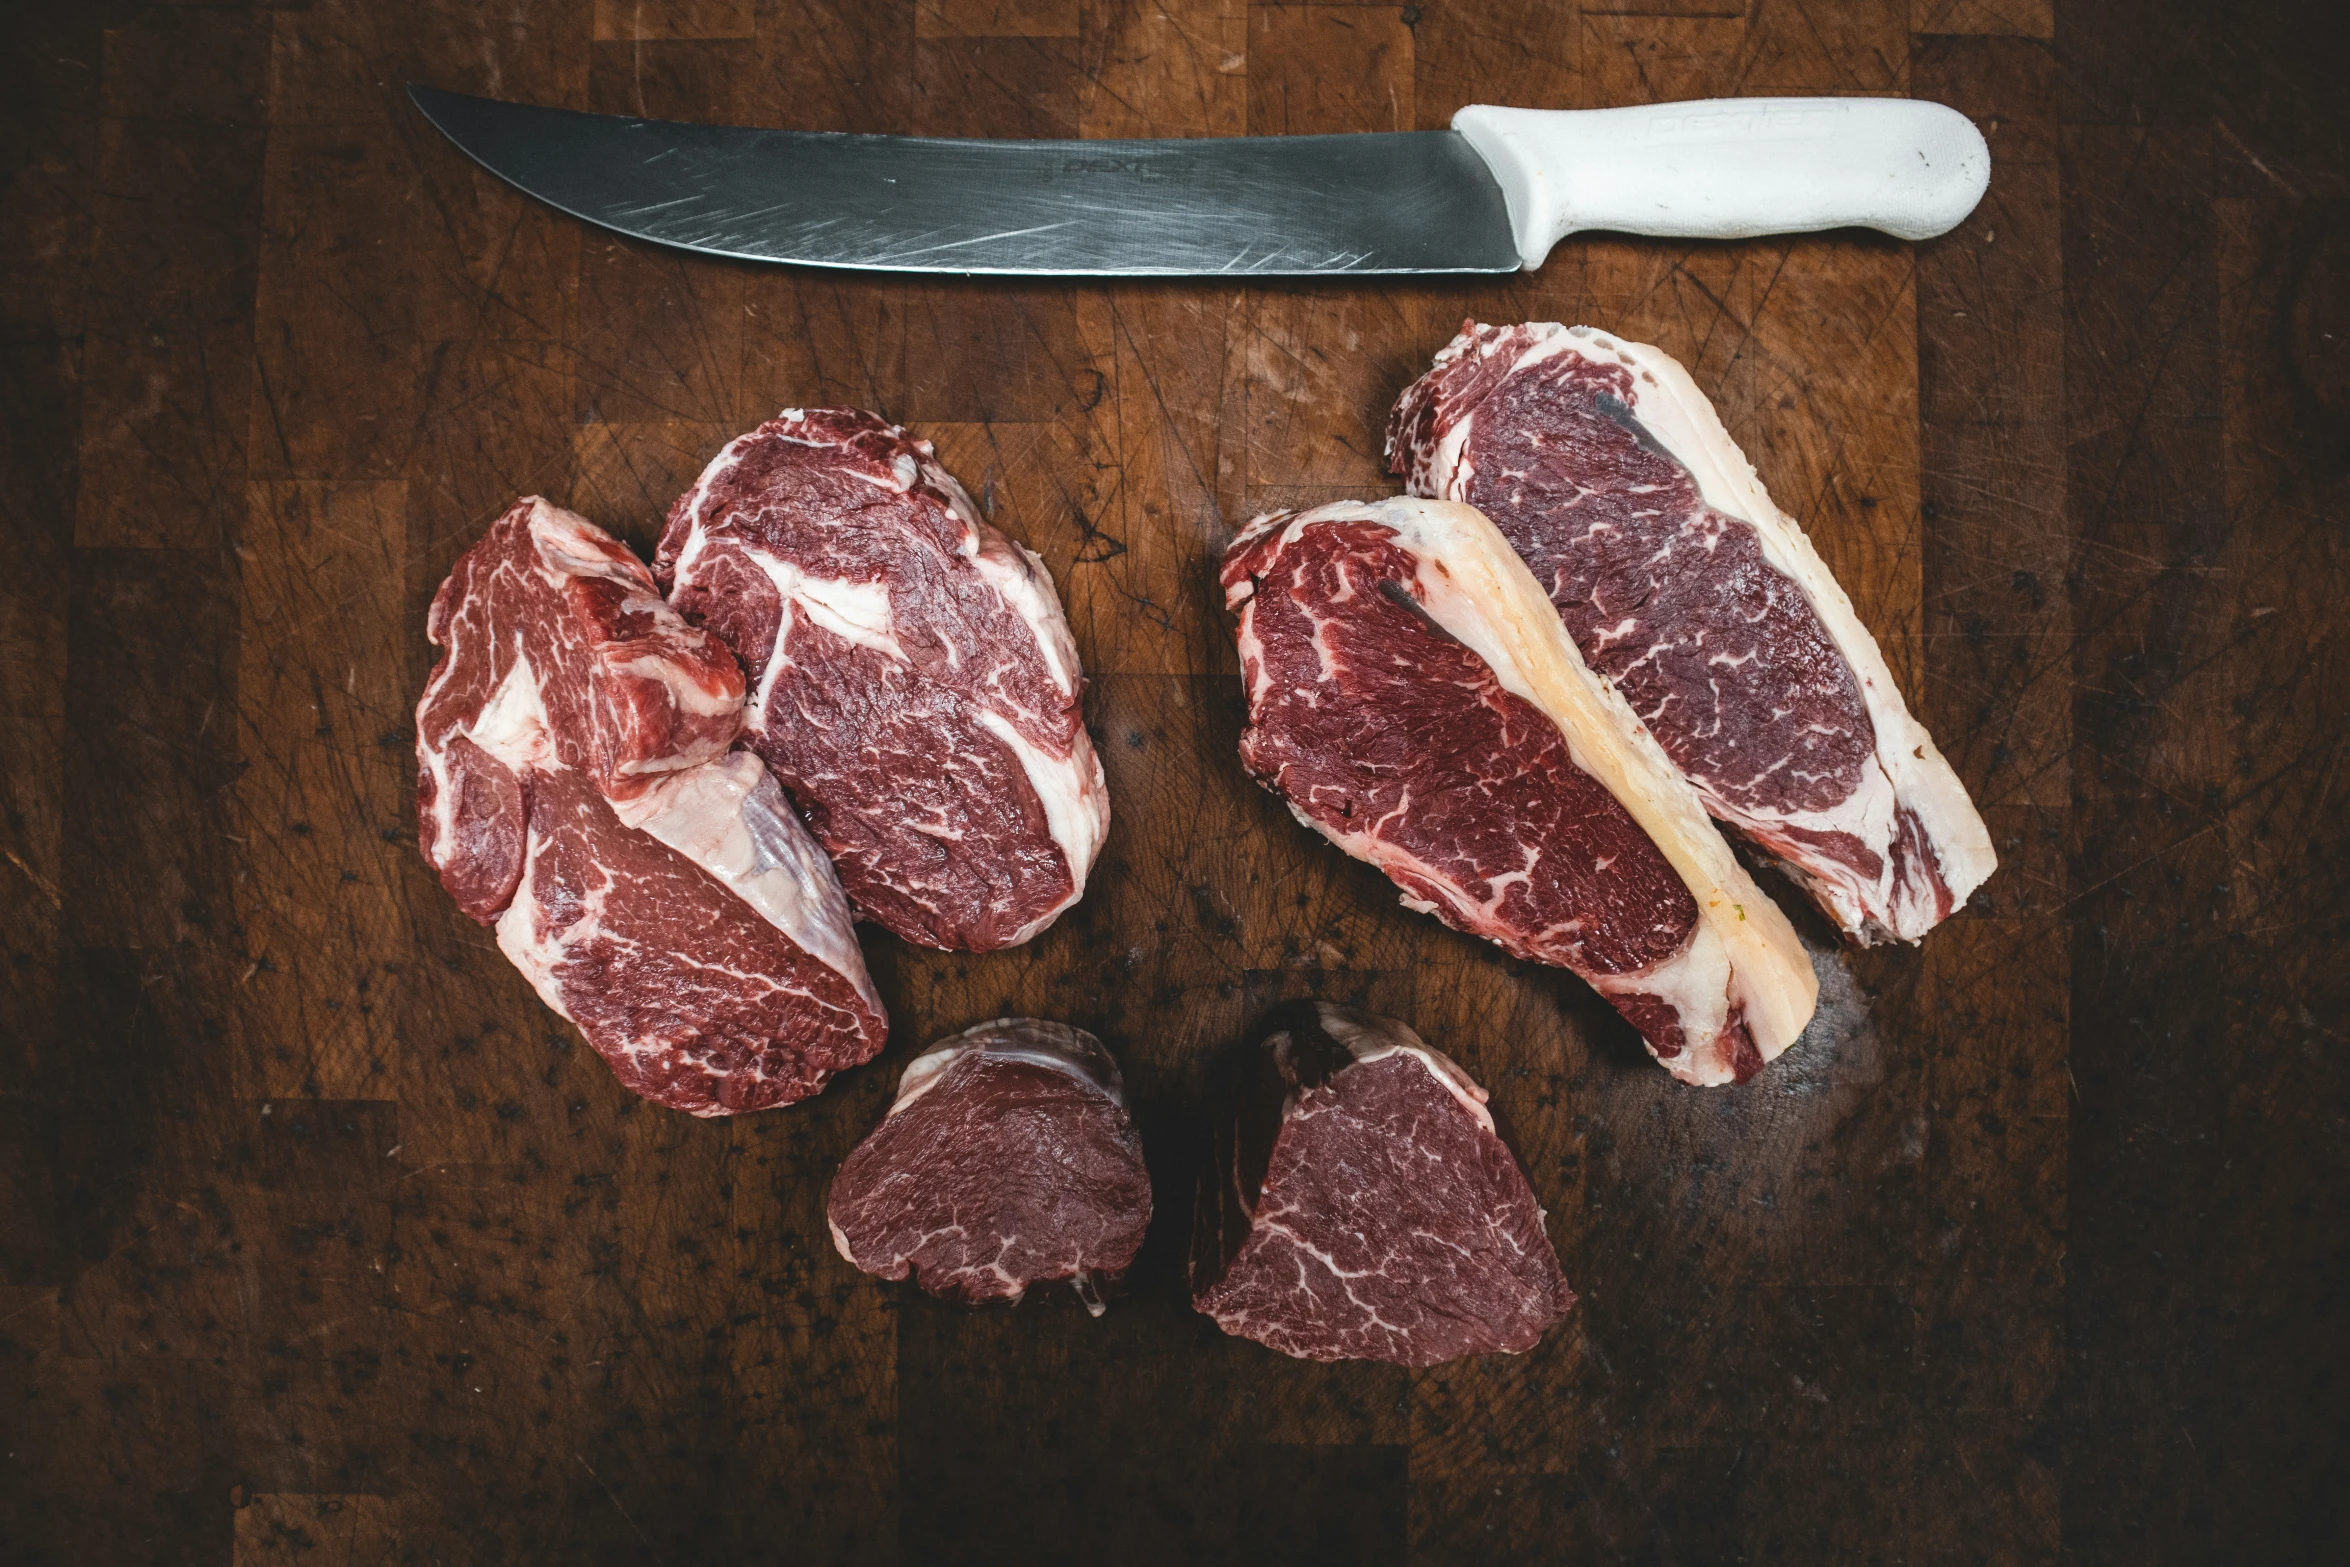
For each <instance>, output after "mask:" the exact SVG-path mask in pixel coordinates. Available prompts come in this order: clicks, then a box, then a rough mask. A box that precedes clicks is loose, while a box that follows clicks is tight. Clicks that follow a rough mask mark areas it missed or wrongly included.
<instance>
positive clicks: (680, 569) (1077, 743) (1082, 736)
mask: <svg viewBox="0 0 2350 1567" xmlns="http://www.w3.org/2000/svg"><path fill="white" fill-rule="evenodd" d="M828 421H829V422H838V423H840V424H841V425H842V426H843V427H844V428H846V427H847V426H849V425H852V424H854V425H858V426H860V427H861V428H860V430H859V434H860V435H865V436H875V437H885V438H887V439H889V440H891V441H893V442H895V443H896V444H897V445H898V446H899V447H900V450H899V452H898V453H897V454H896V456H895V457H894V458H893V460H892V464H891V466H892V472H893V476H894V478H895V480H896V482H897V484H898V485H899V487H900V488H901V490H903V491H905V492H909V493H910V492H913V491H916V490H920V489H927V490H929V491H930V492H931V494H932V497H933V498H934V499H935V500H936V501H937V502H938V504H940V505H941V506H942V507H943V508H944V509H945V510H946V511H947V512H948V513H949V514H951V515H952V516H953V517H954V518H955V520H956V521H957V522H959V523H960V524H962V526H963V529H964V538H963V542H962V545H961V548H960V551H959V553H960V554H961V555H962V556H963V558H964V559H966V560H967V561H969V562H970V564H971V566H972V569H973V570H974V571H975V572H976V573H977V574H978V575H979V576H980V578H981V579H982V580H984V581H985V582H986V583H987V584H988V585H989V586H990V587H991V588H993V589H994V590H995V592H996V594H997V595H998V597H1000V598H1001V599H1002V600H1003V601H1004V603H1005V604H1006V605H1007V606H1009V608H1010V609H1011V610H1012V613H1013V616H1014V618H1015V619H1017V620H1018V621H1020V622H1021V623H1022V624H1023V625H1025V626H1026V627H1027V628H1028V629H1029V631H1030V632H1031V634H1032V635H1033V636H1034V637H1035V639H1036V647H1037V651H1038V653H1039V655H1040V656H1041V658H1042V660H1043V662H1044V664H1045V666H1046V668H1047V670H1048V671H1049V673H1050V674H1051V676H1052V679H1053V681H1054V683H1055V684H1057V685H1058V686H1059V688H1060V689H1061V691H1062V693H1063V694H1064V695H1065V696H1066V697H1067V698H1068V699H1069V701H1070V703H1071V704H1072V706H1074V705H1075V704H1077V702H1078V701H1079V700H1080V698H1081V697H1082V696H1083V694H1084V690H1085V676H1084V672H1083V666H1082V664H1081V662H1080V660H1079V658H1078V653H1077V644H1076V639H1075V637H1074V636H1073V635H1072V634H1071V632H1070V630H1069V623H1068V616H1067V612H1066V611H1065V609H1064V608H1063V606H1062V603H1061V599H1060V593H1059V590H1058V587H1057V585H1056V584H1055V583H1054V581H1053V576H1052V571H1051V568H1049V567H1048V566H1047V565H1046V564H1045V563H1044V560H1043V558H1042V557H1041V556H1039V555H1038V554H1037V553H1036V552H1035V551H1033V550H1031V549H1029V548H1028V547H1027V546H1026V545H1025V544H1022V543H1021V542H1020V541H1018V540H1017V539H1014V538H1012V537H1011V536H1010V535H1008V534H1006V533H1005V532H1003V531H1002V530H1001V529H999V528H997V527H996V526H995V525H994V524H992V523H990V522H989V521H988V520H987V519H986V518H985V517H984V516H983V515H981V513H980V510H979V507H978V506H977V504H975V503H974V502H973V501H972V499H971V495H970V492H969V491H968V490H966V489H965V488H964V487H963V485H962V482H961V481H960V480H958V479H956V478H955V476H954V475H953V474H951V473H949V472H948V471H947V469H946V468H945V466H944V465H943V464H941V463H940V462H939V461H938V458H937V452H936V449H935V448H934V447H933V446H932V444H931V443H930V442H929V441H927V440H924V439H921V438H920V437H917V436H915V435H913V434H912V433H911V432H910V431H907V430H906V429H904V428H903V427H902V426H899V425H896V424H893V423H891V422H890V421H888V420H887V419H884V418H883V417H882V416H881V415H879V414H875V413H871V412H869V411H866V410H862V409H846V408H842V409H827V408H814V409H810V408H786V409H783V410H782V411H781V412H779V413H778V414H777V415H776V417H775V418H773V419H770V420H767V421H765V422H764V423H762V424H761V425H759V426H758V427H757V428H756V429H753V430H748V431H745V432H744V433H743V434H741V435H738V436H736V437H735V438H734V439H733V440H731V441H729V442H727V443H726V445H725V446H724V447H723V448H722V449H721V450H720V451H719V453H718V455H717V456H715V457H714V458H712V459H711V460H710V462H709V463H708V464H707V465H706V466H705V467H704V469H703V471H702V472H701V474H700V475H699V476H697V477H696V479H695V481H694V483H693V484H692V486H691V487H689V488H688V489H687V491H686V492H685V494H683V495H681V496H680V497H678V499H677V501H676V503H675V504H674V505H673V506H672V507H671V509H670V514H669V519H668V522H667V524H666V526H665V527H664V528H663V530H662V537H661V542H660V548H659V551H658V553H657V555H656V558H655V569H656V571H657V572H658V574H659V577H660V580H661V582H662V584H663V585H664V586H665V587H667V588H668V589H669V591H670V592H671V593H673V594H674V593H676V592H677V591H679V590H681V589H683V588H688V587H691V586H692V585H693V582H694V574H693V569H694V564H695V561H696V559H697V558H698V557H699V556H700V554H701V553H702V551H703V550H704V549H705V548H706V547H707V545H708V543H709V541H710V539H711V538H712V537H713V534H712V531H711V529H710V527H709V526H708V524H707V521H706V519H705V518H704V516H703V510H704V507H705V504H706V502H707V500H708V498H709V496H710V493H711V491H712V489H713V487H714V486H715V485H716V484H717V482H718V481H719V480H720V479H721V478H723V477H724V476H725V474H726V473H727V472H728V471H729V470H731V469H732V468H734V467H735V466H736V465H737V464H739V463H740V461H741V460H742V453H743V452H744V451H745V450H746V449H747V448H748V447H749V445H750V444H751V443H752V442H755V441H759V440H785V441H790V442H793V443H794V444H796V445H803V446H811V447H819V448H821V447H828V446H836V445H840V444H843V443H842V441H841V440H840V439H839V438H837V435H835V436H824V437H818V436H814V435H811V434H805V433H801V432H802V430H803V429H806V430H813V429H815V428H817V427H818V426H819V425H820V424H823V423H826V422H828ZM736 547H737V548H739V549H740V550H741V551H742V553H743V554H744V556H745V557H746V558H748V559H749V560H750V561H751V562H752V563H753V564H755V565H756V566H757V567H758V568H759V570H760V571H761V572H762V573H763V574H765V575H766V577H767V578H768V580H769V581H770V582H771V583H772V584H773V585H774V587H775V589H776V592H777V595H778V597H779V598H781V599H782V601H783V603H784V604H785V606H786V607H787V612H788V611H789V608H790V606H794V605H799V606H804V607H805V609H806V610H807V612H809V614H810V618H811V619H812V620H814V621H815V622H816V623H818V624H821V625H824V626H826V627H827V628H828V629H831V630H833V631H834V632H836V633H837V634H839V635H842V636H843V637H845V638H847V639H848V640H851V641H853V642H861V643H863V644H864V645H868V646H880V645H882V642H881V640H878V639H885V638H886V637H887V633H886V632H881V631H876V629H875V628H873V627H871V626H868V625H864V624H862V623H860V621H859V619H858V616H857V615H856V613H855V609H856V603H857V598H858V590H860V589H865V588H868V587H869V586H870V585H868V584H862V583H829V582H827V583H821V584H814V586H813V588H812V583H813V579H809V578H807V577H805V576H804V574H802V573H800V572H799V571H798V570H797V569H796V568H794V567H792V566H790V565H789V564H788V563H786V562H782V561H778V560H777V559H775V558H774V556H772V555H771V554H769V553H768V552H767V551H765V550H762V549H759V548H757V547H755V546H753V545H752V544H750V543H749V542H748V541H737V544H736ZM824 588H833V589H840V590H846V591H845V592H835V593H833V594H831V595H830V597H828V596H827V595H826V593H825V592H823V591H822V589H824ZM787 662H788V659H787V653H786V649H785V646H784V639H783V638H782V636H781V635H780V634H779V635H778V637H777V639H776V645H775V647H774V648H773V649H772V650H771V651H770V652H769V655H768V658H767V661H766V667H765V668H763V669H759V670H754V671H751V681H750V684H751V687H752V690H751V692H750V699H749V701H748V702H747V703H746V704H745V706H746V711H747V713H748V714H749V715H751V721H752V722H753V723H754V724H757V723H760V722H763V717H762V716H761V715H764V714H765V712H766V709H767V702H768V698H769V696H770V695H771V693H772V691H773V688H774V683H775V681H776V679H777V677H778V675H779V674H780V672H781V671H782V669H783V668H784V667H785V665H786V663H787ZM978 722H979V723H980V725H981V727H983V728H984V729H986V730H987V732H988V733H989V734H990V735H992V736H993V737H994V738H995V739H996V740H997V741H999V742H1000V743H1001V744H1002V745H1003V746H1004V747H1005V749H1007V750H1008V751H1010V752H1011V754H1012V756H1013V757H1014V759H1015V760H1016V761H1017V762H1018V764H1019V767H1020V771H1021V774H1022V776H1023V777H1025V779H1026V780H1027V782H1028V786H1029V788H1030V790H1031V791H1032V792H1033V793H1034V794H1035V796H1036V799H1037V803H1038V805H1039V807H1040V808H1041V809H1042V810H1043V812H1044V817H1045V828H1046V832H1047V834H1048V835H1049V836H1050V837H1051V838H1052V840H1053V843H1054V846H1055V847H1056V848H1057V849H1058V850H1059V851H1060V855H1061V859H1062V862H1063V864H1064V866H1065V867H1066V869H1067V872H1068V876H1069V882H1070V890H1069V893H1068V896H1067V897H1066V898H1065V899H1064V900H1063V901H1062V902H1060V903H1059V904H1057V905H1055V906H1054V907H1052V908H1050V909H1047V910H1045V911H1043V912H1041V913H1040V914H1038V915H1037V916H1036V917H1034V918H1033V919H1031V920H1029V921H1028V922H1026V923H1025V924H1023V925H1021V926H1019V927H1018V928H1017V929H1016V930H1015V931H1014V932H1013V933H1012V935H1011V936H1010V937H1009V938H1008V939H1005V940H1003V941H1001V942H1000V943H995V944H994V945H996V946H1001V947H1016V946H1020V945H1023V944H1024V943H1026V942H1028V941H1030V940H1032V939H1034V938H1035V937H1036V936H1037V935H1039V934H1041V933H1042V932H1043V931H1044V930H1046V929H1047V928H1049V927H1050V926H1051V925H1052V924H1053V922H1054V921H1056V920H1058V919H1059V918H1060V917H1061V916H1062V915H1063V914H1065V913H1067V912H1068V911H1069V910H1070V909H1071V908H1073V907H1075V906H1076V905H1077V904H1078V903H1079V902H1080V901H1081V900H1083V898H1084V896H1085V889H1086V885H1087V882H1088V880H1089V878H1090V876H1091V874H1092V871H1093V866H1094V863H1095V862H1096V860H1098V859H1099V858H1100V855H1101V850H1102V846H1103V844H1104V843H1105V842H1106V841H1107V840H1108V838H1109V830H1110V799H1109V785H1108V780H1107V778H1106V777H1105V776H1104V774H1103V771H1102V765H1101V757H1100V755H1099V753H1098V752H1097V751H1096V750H1095V749H1094V746H1093V738H1092V736H1091V734H1090V733H1089V732H1088V731H1087V730H1086V728H1085V725H1084V722H1083V720H1082V717H1080V719H1079V721H1078V722H1077V724H1076V725H1075V734H1074V736H1073V738H1072V741H1071V747H1070V756H1069V757H1068V759H1067V760H1066V761H1065V762H1064V761H1061V760H1059V759H1057V758H1055V757H1052V756H1049V755H1047V754H1045V753H1044V752H1042V751H1040V750H1039V749H1038V748H1037V747H1036V746H1035V745H1034V744H1032V743H1031V742H1030V741H1029V740H1028V739H1027V737H1026V736H1024V735H1022V734H1020V733H1019V731H1018V730H1017V728H1015V727H1014V726H1013V725H1012V724H1011V723H1009V722H1008V721H1006V720H1004V719H1003V718H1002V717H1001V715H999V714H996V713H994V712H982V713H980V714H979V715H978ZM891 928H893V929H896V927H895V926H892V927H891ZM897 933H898V934H899V935H900V936H903V937H905V938H906V939H908V940H912V941H916V942H917V943H918V944H921V945H939V944H938V943H935V942H932V941H929V940H927V939H925V938H924V937H923V936H922V935H921V934H920V933H918V932H912V931H908V930H898V931H897ZM946 950H954V949H952V948H948V949H946Z"/></svg>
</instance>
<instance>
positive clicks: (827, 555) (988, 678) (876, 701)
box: [655, 408, 1110, 952]
mask: <svg viewBox="0 0 2350 1567" xmlns="http://www.w3.org/2000/svg"><path fill="white" fill-rule="evenodd" d="M655 566H656V569H657V570H658V571H659V573H660V576H661V581H662V583H663V585H664V586H666V587H667V588H669V590H670V594H671V598H672V600H673V602H675V604H676V605H677V607H678V608H679V609H680V610H682V611H683V612H684V613H685V615H686V618H687V619H689V620H691V621H693V622H694V623H695V624H697V625H703V626H707V627H708V628H709V629H710V630H711V631H713V632H715V633H717V634H718V636H720V637H721V638H723V639H724V640H725V642H726V643H727V645H728V646H730V647H732V648H733V649H734V650H735V652H736V653H738V654H740V655H741V656H742V660H743V664H744V666H745V667H746V668H747V669H748V670H749V671H750V676H751V698H750V707H749V713H748V721H749V723H748V727H749V744H750V746H751V748H752V749H753V750H755V751H757V752H758V753H759V755H760V756H762V757H763V758H765V759H766V762H767V765H768V766H769V767H770V768H772V769H773V770H774V772H775V775H776V777H777V778H778V779H780V780H781V781H782V783H783V786H784V787H785V788H786V789H787V790H789V791H790V793H791V797H792V799H793V801H794V802H795V803H796V804H797V805H798V806H799V808H800V810H801V812H802V813H803V815H805V817H806V818H807V822H808V825H809V826H810V827H811V828H813V829H814V831H815V833H816V836H817V837H818V838H819V839H820V840H821V841H822V842H823V844H824V847H825V848H826V849H827V850H828V851H830V853H831V855H832V860H833V864H834V865H835V866H836V867H837V868H838V870H839V872H840V879H841V885H842V887H843V888H844V889H845V890H846V891H847V893H848V895H849V901H850V902H851V903H852V904H854V905H855V907H856V910H857V913H858V914H859V915H860V916H861V917H862V918H865V919H869V920H872V921H873V922H874V923H876V924H879V925H883V926H886V927H887V928H888V929H890V930H892V931H895V932H896V933H897V934H898V935H900V936H903V937H904V938H905V939H907V940H908V941H913V942H919V943H921V944H923V945H925V946H932V947H946V948H952V949H962V950H968V951H974V952H984V951H989V950H992V949H994V948H998V947H1011V946H1017V945H1019V944H1020V943H1021V942H1024V941H1026V940H1027V939H1028V938H1029V937H1031V936H1033V935H1035V934H1036V933H1037V932H1038V931H1040V930H1042V929H1044V928H1045V927H1046V926H1047V925H1050V924H1051V923H1052V922H1053V920H1054V919H1055V917H1057V916H1058V915H1059V914H1060V912H1061V911H1062V910H1063V909H1066V908H1068V907H1069V906H1070V905H1071V904H1073V903H1075V902H1076V901H1077V900H1078V898H1079V897H1081V896H1082V895H1083V894H1084V892H1085V878H1086V873H1087V872H1088V871H1089V870H1090V869H1091V868H1092V866H1093V861H1094V856H1095V854H1096V853H1097V852H1098V851H1099V850H1100V848H1101V844H1102V837H1103V835H1104V834H1105V833H1106V832H1107V831H1108V830H1109V821H1110V806H1109V793H1108V791H1107V789H1106V788H1104V786H1103V783H1102V769H1101V763H1100V761H1099V760H1098V759H1097V758H1096V757H1095V755H1094V750H1093V743H1092V741H1091V740H1089V739H1088V738H1087V737H1086V733H1085V725H1084V722H1083V717H1082V714H1081V713H1080V711H1079V707H1078V699H1079V696H1080V694H1081V693H1082V692H1083V689H1084V685H1085V681H1084V676H1083V675H1082V673H1081V672H1080V671H1079V669H1078V665H1077V649H1076V645H1075V644H1074V643H1072V642H1071V641H1070V638H1069V627H1068V623H1067V621H1066V620H1064V619H1063V617H1062V614H1061V604H1060V600H1059V598H1057V597H1056V596H1055V594H1054V591H1053V581H1052V577H1051V576H1050V575H1049V574H1048V573H1047V572H1046V570H1045V568H1044V563H1043V562H1042V561H1040V560H1038V559H1037V558H1036V557H1035V556H1034V555H1032V554H1030V553H1029V552H1028V551H1027V550H1025V549H1023V548H1021V547H1020V546H1019V545H1018V544H1015V543H1013V542H1012V541H1011V540H1010V539H1008V538H1006V537H1004V535H1003V534H1001V533H999V532H997V531H996V530H995V529H994V528H992V527H990V526H988V524H987V523H986V522H985V521H983V520H982V519H981V517H980V515H979V508H978V507H976V506H974V505H972V503H971V497H970V496H968V495H966V494H965V493H964V492H963V487H962V486H961V485H959V484H957V483H956V482H955V481H954V479H953V478H952V477H951V476H949V475H948V473H947V472H946V470H945V469H943V468H941V467H940V466H939V465H938V463H937V462H936V461H934V460H933V457H932V453H931V447H930V443H929V442H928V441H918V440H916V439H914V438H913V437H912V436H910V435H908V434H907V433H906V432H905V431H904V430H901V429H899V428H897V427H896V426H895V425H892V424H890V423H889V422H888V421H886V420H884V419H882V418H880V417H879V416H878V415H875V414H869V413H861V412H858V411H856V410H854V409H843V408H811V409H806V410H802V409H797V408H792V409H786V410H785V411H784V412H783V414H782V415H781V416H780V417H778V418H775V419H771V420H769V421H768V422H767V423H765V424H763V425H761V426H760V427H759V428H758V429H756V430H754V431H752V432H751V433H750V434H748V435H744V436H740V437H738V438H736V439H735V440H734V441H733V442H731V443H729V444H728V445H727V447H726V448H725V450H723V451H721V452H720V453H719V454H718V456H717V457H716V458H715V459H714V460H713V461H712V462H711V464H710V466H709V467H708V468H707V469H706V470H704V472H703V474H702V476H701V478H700V479H699V480H698V481H697V482H696V483H695V484H694V487H693V488H692V489H690V490H688V491H687V492H686V493H685V494H684V495H682V496H680V497H679V498H678V501H677V504H676V506H675V507H674V508H672V509H671V511H670V513H669V526H668V529H667V531H666V532H665V533H663V535H662V537H661V548H660V551H659V553H658V555H657V557H656V560H655Z"/></svg>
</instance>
